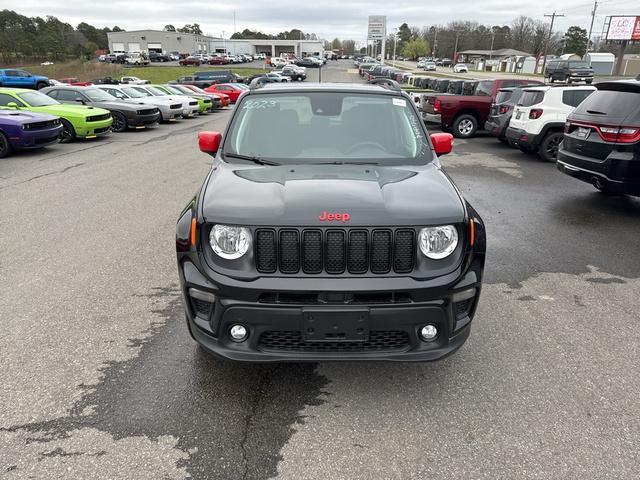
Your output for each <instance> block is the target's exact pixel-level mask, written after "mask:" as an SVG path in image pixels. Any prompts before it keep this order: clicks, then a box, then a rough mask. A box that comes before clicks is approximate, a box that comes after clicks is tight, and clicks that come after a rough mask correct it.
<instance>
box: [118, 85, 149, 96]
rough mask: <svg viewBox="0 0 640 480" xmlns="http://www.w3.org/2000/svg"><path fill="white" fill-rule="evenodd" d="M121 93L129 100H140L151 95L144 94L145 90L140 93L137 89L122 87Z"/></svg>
mask: <svg viewBox="0 0 640 480" xmlns="http://www.w3.org/2000/svg"><path fill="white" fill-rule="evenodd" d="M122 91H123V92H124V93H126V94H127V95H129V96H130V97H131V98H142V97H150V96H151V94H150V93H148V92H146V91H145V90H142V91H140V90H138V89H137V88H133V87H123V88H122Z"/></svg>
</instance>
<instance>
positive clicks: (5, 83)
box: [0, 68, 51, 90]
mask: <svg viewBox="0 0 640 480" xmlns="http://www.w3.org/2000/svg"><path fill="white" fill-rule="evenodd" d="M49 85H51V82H49V79H48V78H47V77H43V76H42V75H33V74H32V73H29V72H27V71H25V70H20V69H18V68H3V69H0V87H13V88H31V89H34V90H40V89H41V88H44V87H48V86H49Z"/></svg>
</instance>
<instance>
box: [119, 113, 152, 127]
mask: <svg viewBox="0 0 640 480" xmlns="http://www.w3.org/2000/svg"><path fill="white" fill-rule="evenodd" d="M159 121H160V112H159V111H158V113H152V114H149V115H137V114H136V115H133V116H131V117H129V118H127V122H128V123H129V126H130V127H132V128H144V127H149V126H152V125H155V124H156V123H158V122H159Z"/></svg>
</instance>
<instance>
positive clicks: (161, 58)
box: [149, 52, 171, 62]
mask: <svg viewBox="0 0 640 480" xmlns="http://www.w3.org/2000/svg"><path fill="white" fill-rule="evenodd" d="M149 61H150V62H170V61H171V57H170V56H169V55H165V54H164V53H156V52H149Z"/></svg>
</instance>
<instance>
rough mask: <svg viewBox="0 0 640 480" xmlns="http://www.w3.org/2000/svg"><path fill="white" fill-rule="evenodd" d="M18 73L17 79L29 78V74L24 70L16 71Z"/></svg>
mask: <svg viewBox="0 0 640 480" xmlns="http://www.w3.org/2000/svg"><path fill="white" fill-rule="evenodd" d="M14 71H15V72H16V77H28V76H29V74H28V73H27V72H25V71H24V70H14Z"/></svg>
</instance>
